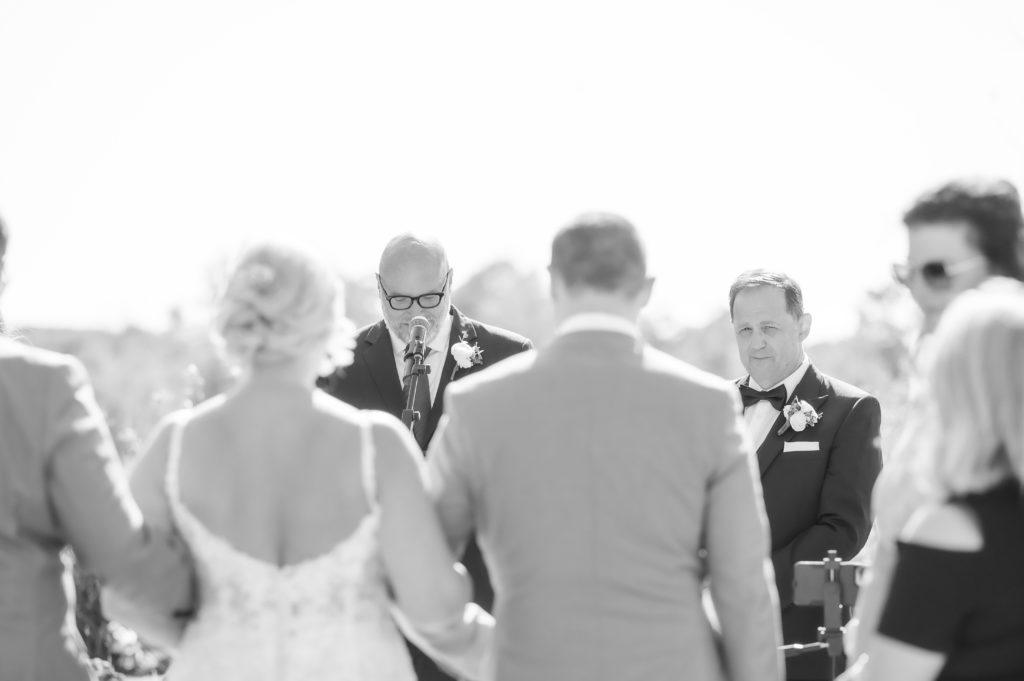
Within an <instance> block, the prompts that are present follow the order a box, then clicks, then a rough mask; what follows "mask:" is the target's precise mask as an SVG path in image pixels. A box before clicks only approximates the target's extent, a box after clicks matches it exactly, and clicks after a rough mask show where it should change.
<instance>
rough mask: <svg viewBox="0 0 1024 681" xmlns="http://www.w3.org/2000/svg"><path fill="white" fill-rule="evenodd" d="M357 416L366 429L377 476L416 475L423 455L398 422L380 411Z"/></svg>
mask: <svg viewBox="0 0 1024 681" xmlns="http://www.w3.org/2000/svg"><path fill="white" fill-rule="evenodd" d="M361 416H362V417H363V418H364V419H365V420H366V422H367V423H368V424H369V426H370V434H371V437H372V441H373V447H374V449H375V453H376V457H375V458H376V461H377V470H378V472H380V473H382V474H383V475H401V474H402V473H403V472H404V473H406V474H408V473H410V472H416V474H417V475H418V474H419V470H420V468H421V466H422V465H423V455H422V453H421V452H420V448H419V446H418V445H417V444H416V441H415V440H414V439H413V437H412V435H411V434H410V433H409V431H408V430H407V429H406V428H405V427H404V426H403V425H402V422H401V421H399V420H398V419H396V418H395V417H394V416H392V415H391V414H387V413H385V412H382V411H371V410H367V411H364V412H362V413H361Z"/></svg>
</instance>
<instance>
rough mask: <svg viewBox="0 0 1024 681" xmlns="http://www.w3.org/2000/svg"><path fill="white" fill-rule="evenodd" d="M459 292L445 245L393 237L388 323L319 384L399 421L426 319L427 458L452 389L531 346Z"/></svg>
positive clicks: (479, 564) (474, 568)
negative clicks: (472, 308)
mask: <svg viewBox="0 0 1024 681" xmlns="http://www.w3.org/2000/svg"><path fill="white" fill-rule="evenodd" d="M453 287H454V272H453V269H452V267H451V266H450V265H449V263H448V256H447V254H446V253H445V249H444V247H443V246H442V245H441V243H440V242H439V241H437V240H436V239H433V238H429V237H424V236H419V235H414V234H402V235H399V236H396V237H394V238H393V239H392V240H391V241H390V242H388V244H387V246H385V248H384V251H383V253H382V254H381V258H380V266H379V269H378V272H377V293H378V295H379V298H380V307H381V314H382V319H381V320H379V321H377V322H375V323H373V324H370V325H369V326H366V327H364V328H362V329H360V330H359V332H358V333H357V335H356V345H355V348H354V350H353V352H354V354H355V359H354V360H353V362H352V363H351V365H349V366H346V367H343V368H338V369H335V370H334V371H333V372H332V373H330V374H329V375H327V376H323V377H321V378H320V379H319V380H318V382H317V385H319V386H320V387H321V388H322V389H324V390H325V391H326V392H327V393H329V394H331V395H333V396H334V397H336V398H338V399H339V400H343V401H345V402H347V403H349V404H351V405H352V406H354V407H358V408H360V409H377V410H380V411H386V412H388V413H390V414H393V415H394V416H395V417H397V418H401V417H402V412H403V410H405V408H406V406H407V403H408V401H409V400H408V390H409V386H410V385H411V384H412V381H411V378H410V377H407V376H406V357H407V354H408V353H407V350H408V348H409V344H410V340H411V339H412V333H413V320H414V319H416V318H418V317H419V318H422V320H425V324H426V326H427V330H426V334H425V337H424V339H423V340H424V342H425V349H426V352H425V353H424V354H425V356H424V359H423V361H424V364H425V365H426V366H427V368H428V369H429V372H428V373H427V374H426V375H425V377H424V378H426V379H427V380H420V381H419V382H418V389H417V390H416V392H415V394H414V395H413V396H412V404H413V405H414V406H413V408H414V409H415V410H416V411H417V412H419V414H420V417H419V418H418V419H417V420H415V421H414V423H413V435H414V436H415V438H416V442H417V443H418V444H419V446H420V448H421V449H422V450H423V451H424V452H425V451H426V449H427V445H429V444H430V440H431V438H432V437H433V435H434V431H435V430H436V429H437V424H438V421H439V420H440V418H441V414H442V412H443V410H444V392H445V388H446V387H447V386H448V384H449V383H450V382H452V381H457V380H460V379H462V378H464V377H465V376H469V375H472V374H474V373H476V372H478V371H481V370H483V369H486V368H488V367H491V366H493V365H494V364H496V363H498V362H500V361H501V360H503V359H505V358H507V357H509V356H511V355H514V354H516V353H519V352H522V351H524V350H528V349H530V348H532V347H533V344H532V343H531V341H530V340H529V339H527V338H525V337H523V336H520V335H519V334H516V333H513V332H511V331H507V330H505V329H501V328H498V327H496V326H492V325H490V324H484V323H482V322H479V321H476V320H474V319H470V318H469V317H466V316H465V315H464V314H462V312H460V311H459V309H458V308H457V307H456V306H455V305H453V304H452V289H453ZM422 320H421V322H422ZM462 562H463V564H464V565H465V566H466V569H467V570H468V571H469V574H470V577H472V579H473V588H474V600H475V601H476V602H477V603H479V604H480V605H481V606H482V607H484V608H486V609H488V610H490V609H491V607H492V604H493V600H494V593H493V591H492V589H491V585H490V580H489V579H488V577H487V570H486V567H485V566H484V563H483V559H482V558H481V557H480V552H479V550H478V549H477V547H476V544H475V542H474V543H471V544H470V545H469V547H468V548H467V549H466V553H465V554H464V555H463V557H462ZM410 652H412V655H413V663H414V665H415V667H416V674H417V677H418V678H419V680H420V681H444V680H446V679H449V678H450V677H449V676H448V675H446V674H445V673H444V672H442V671H441V670H440V669H438V667H437V666H436V665H435V664H434V662H433V661H432V660H430V659H429V658H428V657H427V656H426V655H424V654H422V653H421V652H420V651H418V650H416V649H415V648H412V647H411V646H410Z"/></svg>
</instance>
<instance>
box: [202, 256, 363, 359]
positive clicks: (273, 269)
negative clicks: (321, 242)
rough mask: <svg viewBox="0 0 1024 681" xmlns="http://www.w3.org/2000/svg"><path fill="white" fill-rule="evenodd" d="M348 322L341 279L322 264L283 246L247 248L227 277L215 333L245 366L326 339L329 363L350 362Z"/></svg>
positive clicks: (299, 350) (290, 354)
mask: <svg viewBox="0 0 1024 681" xmlns="http://www.w3.org/2000/svg"><path fill="white" fill-rule="evenodd" d="M351 331H352V324H351V322H349V321H348V320H347V319H346V318H345V313H344V295H343V289H342V286H341V283H340V282H339V281H338V280H337V279H336V278H335V277H334V275H332V274H331V272H330V271H329V270H328V269H327V268H326V267H325V266H324V265H322V264H321V263H319V262H318V261H317V260H316V259H314V258H313V257H311V256H309V255H307V254H306V253H304V252H302V251H300V250H298V249H296V248H293V247H290V246H285V245H283V244H277V243H261V244H258V245H255V246H253V247H251V248H249V249H247V250H246V251H245V252H244V253H243V254H242V256H241V257H240V258H239V260H238V262H237V264H236V265H235V267H234V268H233V269H232V270H231V273H230V274H229V275H228V277H227V281H226V284H225V286H224V290H223V293H222V294H221V296H220V300H219V301H218V304H217V313H216V318H215V321H214V332H215V334H216V336H217V337H218V338H219V339H220V341H221V342H222V343H223V346H224V349H225V350H226V352H227V353H228V354H229V355H231V356H232V357H234V358H236V359H237V360H238V361H240V362H241V363H242V364H244V365H249V366H254V367H259V366H267V365H272V364H278V363H281V362H284V361H287V360H290V359H294V358H296V357H299V356H301V355H302V354H303V353H306V352H309V351H310V350H312V349H313V348H314V347H316V346H317V344H319V343H321V342H324V341H327V346H328V352H329V354H330V358H331V361H332V362H333V363H334V364H336V365H342V366H344V365H347V364H348V363H349V362H351V360H352V352H351V348H352V340H353V339H352V334H351Z"/></svg>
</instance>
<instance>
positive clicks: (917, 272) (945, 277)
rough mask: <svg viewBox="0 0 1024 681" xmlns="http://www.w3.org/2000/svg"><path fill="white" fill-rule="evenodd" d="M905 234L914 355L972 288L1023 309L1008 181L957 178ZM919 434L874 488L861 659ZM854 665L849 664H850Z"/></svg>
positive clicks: (908, 498) (857, 638) (903, 518)
mask: <svg viewBox="0 0 1024 681" xmlns="http://www.w3.org/2000/svg"><path fill="white" fill-rule="evenodd" d="M903 222H904V224H905V225H906V227H907V237H908V239H907V262H906V264H899V265H895V266H894V267H893V276H894V277H895V278H896V280H897V281H899V282H900V283H902V284H903V285H905V286H906V287H907V288H908V290H909V291H910V294H911V295H912V296H913V298H914V301H915V302H916V303H917V305H918V306H919V307H920V308H921V311H922V312H923V313H924V322H923V325H922V329H921V337H920V339H919V343H918V347H917V348H916V349H915V354H916V356H917V358H918V361H922V360H924V359H926V358H927V357H928V355H929V353H930V349H929V348H927V347H926V346H927V345H929V344H930V343H931V341H932V340H933V338H932V331H933V330H934V329H935V327H936V325H937V324H938V321H939V318H940V317H941V315H942V313H943V311H944V310H945V309H946V307H947V306H949V304H950V303H951V302H952V301H953V300H954V299H955V298H956V297H957V296H958V295H960V294H962V293H964V292H965V291H968V290H970V289H976V288H977V289H983V290H985V291H986V292H988V291H998V290H1007V291H1013V290H1017V291H1018V292H1020V293H1021V296H1020V297H1021V300H1022V302H1021V304H1022V305H1024V283H1022V281H1021V280H1022V279H1024V265H1022V255H1021V249H1022V247H1024V243H1022V242H1024V234H1022V230H1024V216H1022V213H1021V203H1020V196H1019V194H1018V192H1017V189H1016V188H1015V187H1014V186H1013V185H1012V184H1011V183H1009V182H1007V181H1006V180H1000V179H992V180H986V179H974V180H970V179H958V180H954V181H952V182H948V183H946V184H943V185H941V186H940V187H938V188H935V189H933V190H930V191H928V192H926V193H924V194H922V195H921V196H920V197H918V199H917V200H916V201H915V202H914V204H913V205H912V206H911V207H910V209H909V210H908V211H907V212H906V214H905V215H904V216H903ZM910 394H911V402H912V403H913V404H912V406H911V410H913V409H914V408H916V407H918V406H919V404H918V403H920V402H921V401H923V400H927V399H928V397H929V395H928V388H927V387H926V386H924V385H923V384H921V381H920V377H919V376H918V375H914V376H911V386H910ZM920 436H921V433H919V432H917V431H916V429H915V428H913V427H912V426H908V427H906V428H904V429H903V432H901V433H900V437H899V441H898V444H897V446H896V448H895V450H894V452H893V454H892V456H890V457H889V458H888V460H886V462H885V466H884V467H883V468H882V473H881V475H880V476H879V477H878V481H877V482H876V483H875V491H874V494H873V503H872V513H873V514H874V516H875V533H876V535H877V536H876V539H877V540H878V541H877V542H876V547H875V551H874V556H873V559H872V561H871V562H872V565H871V570H870V572H869V575H868V577H867V580H866V581H867V585H866V586H865V588H864V589H862V591H861V595H860V598H859V600H858V602H857V608H856V615H857V620H856V622H859V624H856V625H855V626H853V627H849V630H850V635H849V636H848V638H847V643H848V649H850V650H851V651H852V652H859V651H860V650H863V649H864V647H865V646H867V645H868V643H869V639H870V638H871V637H872V636H873V634H874V631H875V628H876V626H877V623H878V618H879V616H880V613H881V607H882V604H883V602H884V600H885V597H886V594H887V593H888V589H889V581H890V578H891V574H892V570H893V566H894V564H895V559H896V544H895V539H896V533H898V532H899V530H900V528H902V527H903V526H904V525H905V524H906V522H907V520H908V519H909V518H910V516H911V515H912V514H913V513H914V512H915V511H916V510H917V509H918V508H919V507H920V506H921V505H922V503H924V502H925V499H924V497H923V496H922V495H921V494H919V493H917V492H915V490H916V487H915V486H914V485H913V480H912V478H913V472H912V471H911V470H910V469H909V465H908V464H909V461H908V460H907V459H908V458H909V457H908V456H907V454H908V452H909V451H911V450H913V448H914V447H915V443H916V441H917V440H919V439H920ZM851 659H852V657H851Z"/></svg>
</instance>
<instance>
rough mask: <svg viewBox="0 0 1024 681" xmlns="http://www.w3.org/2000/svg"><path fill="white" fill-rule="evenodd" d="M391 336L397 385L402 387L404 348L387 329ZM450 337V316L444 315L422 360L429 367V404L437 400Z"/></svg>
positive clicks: (404, 344)
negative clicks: (428, 350)
mask: <svg viewBox="0 0 1024 681" xmlns="http://www.w3.org/2000/svg"><path fill="white" fill-rule="evenodd" d="M388 333H390V334H391V347H392V349H394V351H395V369H397V371H398V384H399V385H401V386H402V389H403V391H404V389H405V386H404V385H402V377H403V376H405V346H406V345H407V343H404V342H403V341H402V339H401V338H399V337H398V336H396V335H395V333H394V331H392V330H391V329H388ZM451 335H452V315H450V314H446V315H445V316H444V317H443V318H442V319H441V328H440V329H438V331H437V335H436V336H434V340H432V341H430V342H429V343H427V347H428V348H430V352H429V353H427V356H426V357H425V358H424V359H423V363H424V364H426V365H427V366H428V367H430V373H428V374H427V379H428V380H429V382H430V404H434V400H435V399H436V398H437V388H438V387H439V386H440V385H441V372H442V371H444V361H445V359H446V358H447V356H448V337H449V336H451Z"/></svg>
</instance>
